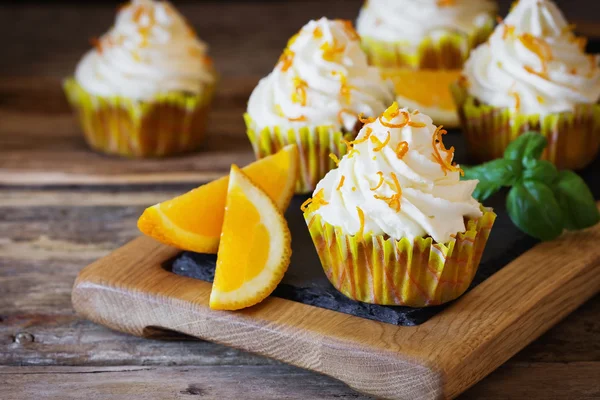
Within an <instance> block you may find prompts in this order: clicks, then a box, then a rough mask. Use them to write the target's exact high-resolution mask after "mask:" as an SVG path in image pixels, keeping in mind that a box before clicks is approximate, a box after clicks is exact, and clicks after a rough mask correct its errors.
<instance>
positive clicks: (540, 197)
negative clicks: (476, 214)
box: [506, 181, 564, 240]
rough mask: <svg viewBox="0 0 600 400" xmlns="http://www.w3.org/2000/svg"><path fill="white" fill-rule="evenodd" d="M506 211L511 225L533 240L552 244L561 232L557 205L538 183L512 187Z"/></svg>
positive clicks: (528, 182) (559, 213) (560, 212)
mask: <svg viewBox="0 0 600 400" xmlns="http://www.w3.org/2000/svg"><path fill="white" fill-rule="evenodd" d="M506 208H507V209H508V215H509V216H510V219H511V220H512V221H513V223H514V224H515V225H516V226H517V227H518V228H519V229H521V230H522V231H523V232H525V233H527V234H528V235H530V236H533V237H535V238H537V239H541V240H552V239H555V238H557V237H558V236H560V234H561V233H562V231H563V227H564V222H563V215H562V210H561V208H560V205H559V204H558V202H557V201H556V199H555V198H554V193H553V192H552V189H550V187H549V186H548V185H546V184H544V183H542V182H537V181H525V182H523V183H519V184H517V185H515V186H513V188H512V189H511V190H510V192H509V193H508V198H507V199H506Z"/></svg>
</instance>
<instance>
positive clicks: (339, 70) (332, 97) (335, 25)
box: [244, 18, 394, 193]
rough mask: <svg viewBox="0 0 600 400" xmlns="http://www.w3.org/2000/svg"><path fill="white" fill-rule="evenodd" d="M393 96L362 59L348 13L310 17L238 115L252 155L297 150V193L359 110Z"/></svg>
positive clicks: (376, 108)
mask: <svg viewBox="0 0 600 400" xmlns="http://www.w3.org/2000/svg"><path fill="white" fill-rule="evenodd" d="M393 97H394V92H393V87H392V84H391V82H387V81H385V80H384V79H383V78H382V77H381V73H380V72H379V70H378V69H377V68H375V67H371V66H369V65H368V63H367V57H366V55H365V53H364V51H363V50H362V49H361V47H360V40H359V38H358V35H357V34H356V31H355V30H354V28H353V27H352V24H351V23H350V22H349V21H342V20H333V21H332V20H328V19H326V18H321V19H320V20H318V21H310V22H309V23H308V24H306V25H305V26H304V27H303V28H302V29H301V30H300V32H298V33H297V34H296V35H295V36H294V37H292V38H291V39H290V40H289V42H288V45H287V47H286V49H285V50H284V51H283V54H282V55H281V57H280V59H279V62H278V63H277V65H276V66H275V69H274V70H273V72H271V73H270V74H269V75H268V76H267V77H265V78H263V79H262V80H261V81H260V82H259V83H258V86H256V88H255V89H254V91H253V92H252V95H251V96H250V99H249V100H248V110H247V112H246V114H245V116H244V119H245V121H246V127H247V132H248V137H249V139H250V141H251V142H252V146H253V148H254V152H255V154H256V157H257V158H262V157H265V156H267V155H270V154H273V153H275V152H277V151H278V150H279V149H280V148H282V147H283V146H285V145H287V144H289V143H296V144H297V145H298V149H299V151H300V168H301V171H300V178H299V180H298V183H297V185H296V192H297V193H307V192H310V191H312V190H313V189H314V188H315V185H316V184H317V182H318V181H319V180H320V179H321V178H322V177H323V176H324V175H325V174H326V173H327V171H329V170H330V169H331V168H332V167H333V166H334V161H333V160H332V159H331V158H330V157H329V155H330V154H332V155H333V158H336V157H339V156H341V155H342V154H344V153H346V151H347V146H348V142H349V141H350V140H352V139H354V137H355V136H356V133H357V132H358V129H359V128H360V126H361V124H362V123H361V118H362V117H361V115H364V116H366V117H370V116H376V115H379V114H380V113H381V112H382V111H383V110H385V108H386V105H387V104H389V103H390V102H391V101H392V100H393Z"/></svg>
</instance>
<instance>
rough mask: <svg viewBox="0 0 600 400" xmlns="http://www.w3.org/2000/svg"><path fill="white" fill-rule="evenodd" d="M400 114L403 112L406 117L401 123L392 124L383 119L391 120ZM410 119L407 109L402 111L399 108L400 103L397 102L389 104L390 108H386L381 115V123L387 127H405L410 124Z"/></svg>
mask: <svg viewBox="0 0 600 400" xmlns="http://www.w3.org/2000/svg"><path fill="white" fill-rule="evenodd" d="M400 114H402V116H403V117H404V121H402V122H401V123H399V124H392V123H390V122H385V121H384V120H383V119H384V118H385V119H387V120H388V121H391V120H392V119H394V118H396V117H397V116H398V115H400ZM409 121H410V115H409V114H408V113H407V112H406V111H400V110H399V108H398V103H396V102H394V103H392V105H391V106H389V107H388V109H387V110H385V111H384V112H383V114H381V116H379V122H380V123H381V125H383V126H385V127H387V128H404V127H405V126H406V125H407V124H408V122H409Z"/></svg>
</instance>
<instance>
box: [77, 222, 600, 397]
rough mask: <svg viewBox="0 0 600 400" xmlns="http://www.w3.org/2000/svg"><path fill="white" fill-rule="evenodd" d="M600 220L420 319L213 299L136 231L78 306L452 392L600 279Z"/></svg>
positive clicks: (387, 382)
mask: <svg viewBox="0 0 600 400" xmlns="http://www.w3.org/2000/svg"><path fill="white" fill-rule="evenodd" d="M599 239H600V226H597V227H595V228H593V229H590V230H588V231H585V232H578V233H571V234H566V235H564V236H563V237H562V238H561V239H560V240H557V241H554V242H549V243H544V244H540V245H538V246H536V247H535V248H533V249H532V250H530V251H529V252H527V253H525V254H524V255H522V256H521V257H519V258H518V259H517V260H515V261H513V262H512V263H510V264H509V265H508V266H507V267H505V268H503V269H502V270H501V271H500V272H498V273H496V274H495V275H494V276H493V277H492V278H490V279H488V280H486V281H485V282H484V283H482V284H481V285H480V286H478V287H476V288H475V289H474V290H472V291H471V292H469V293H468V294H467V295H465V296H464V297H463V298H461V299H460V300H459V301H457V302H456V303H454V304H453V305H452V306H450V307H449V308H448V309H447V310H445V311H444V312H442V313H441V314H439V315H438V316H436V317H434V318H432V319H431V320H430V321H427V322H426V323H424V324H422V325H420V326H418V327H396V326H393V325H388V324H383V323H378V322H374V321H368V320H363V319H360V318H357V317H353V316H348V315H344V314H340V313H336V312H333V311H329V310H324V309H319V308H315V307H310V306H306V305H303V304H300V303H295V302H290V301H287V300H283V299H279V298H269V299H267V300H266V301H265V302H263V303H261V304H259V305H257V306H255V307H252V308H250V309H247V310H244V311H241V312H237V313H229V312H215V311H212V310H210V309H208V307H207V304H208V297H209V294H210V284H209V283H207V282H202V281H197V280H193V279H189V278H184V277H180V276H176V275H174V274H171V273H170V272H167V271H166V270H164V269H163V268H162V267H161V264H162V263H163V262H165V261H167V260H169V259H170V258H172V257H173V256H174V255H175V254H176V253H177V250H176V249H173V248H170V247H167V246H164V245H162V244H159V243H156V242H154V241H152V240H151V239H148V238H144V237H142V238H138V239H136V240H134V241H132V242H130V243H128V244H127V245H125V246H124V247H122V248H120V249H118V250H116V251H115V252H113V253H111V254H110V255H108V256H107V257H105V258H104V259H101V260H99V261H97V262H95V263H94V264H92V265H90V266H89V267H87V268H86V269H84V270H83V271H82V272H81V273H80V275H79V277H78V278H77V281H76V283H75V286H74V289H73V304H74V306H75V309H76V310H77V311H78V312H79V313H81V314H82V315H84V316H85V317H87V318H89V319H91V320H93V321H95V322H98V323H101V324H103V325H107V326H109V327H111V328H114V329H117V330H120V331H124V332H128V333H132V334H135V335H141V336H144V334H145V332H146V329H147V328H148V327H152V328H166V329H170V330H174V331H178V332H182V333H185V334H187V335H191V336H196V337H200V338H203V339H207V340H211V341H216V342H219V343H223V344H227V345H230V346H234V347H239V348H242V349H244V350H247V351H251V352H255V353H258V354H261V355H266V356H269V357H273V358H275V359H278V360H282V361H285V362H288V363H291V364H293V365H297V366H300V367H303V368H308V369H312V370H315V371H318V372H321V373H324V374H327V375H330V376H332V377H335V378H337V379H340V380H342V381H344V382H346V383H347V384H348V385H349V386H351V387H353V388H355V389H357V390H359V391H363V392H366V393H369V394H372V395H375V396H379V397H386V398H394V399H400V398H402V399H428V398H437V397H440V396H442V395H443V396H447V397H456V396H458V394H460V393H461V392H463V391H464V390H466V389H467V388H469V387H470V386H472V385H473V384H474V383H475V382H477V381H479V380H480V379H482V378H483V377H484V376H486V375H487V374H489V373H490V372H491V371H493V370H494V369H496V368H497V367H498V366H500V365H501V364H502V363H504V362H505V361H506V360H508V359H509V358H510V357H512V356H513V355H514V354H515V353H516V352H518V351H519V350H520V349H521V348H523V347H524V346H525V345H527V344H528V343H530V342H531V341H533V340H534V339H535V338H537V337H538V336H539V335H540V334H542V333H543V332H545V331H546V330H547V329H549V328H550V327H551V326H552V325H553V324H555V323H556V322H558V321H559V320H560V319H562V318H563V317H565V316H566V315H567V314H568V313H569V312H571V311H572V310H574V309H575V308H576V307H577V306H579V305H580V304H581V303H583V302H584V301H585V300H587V299H589V298H590V297H592V296H593V295H594V294H596V293H597V292H598V291H599V290H600V276H598V268H599V266H600V248H598V246H596V243H597V242H596V241H597V240H599Z"/></svg>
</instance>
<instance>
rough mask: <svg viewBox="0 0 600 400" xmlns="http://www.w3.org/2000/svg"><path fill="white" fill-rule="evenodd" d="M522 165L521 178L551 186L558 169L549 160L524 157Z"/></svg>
mask: <svg viewBox="0 0 600 400" xmlns="http://www.w3.org/2000/svg"><path fill="white" fill-rule="evenodd" d="M523 165H524V166H525V169H524V170H523V180H526V181H527V180H533V181H539V182H544V183H545V184H547V185H550V186H552V185H553V184H554V182H555V181H556V179H557V178H558V170H557V169H556V167H555V166H554V164H552V163H551V162H550V161H546V160H537V159H535V158H525V159H524V160H523Z"/></svg>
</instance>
